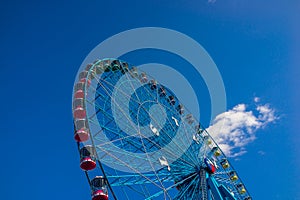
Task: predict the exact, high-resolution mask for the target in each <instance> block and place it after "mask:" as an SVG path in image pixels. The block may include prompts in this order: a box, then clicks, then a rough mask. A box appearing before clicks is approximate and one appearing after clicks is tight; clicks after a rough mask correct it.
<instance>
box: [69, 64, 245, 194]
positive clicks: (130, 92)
mask: <svg viewBox="0 0 300 200" xmlns="http://www.w3.org/2000/svg"><path fill="white" fill-rule="evenodd" d="M73 118H74V139H75V140H76V141H77V145H78V151H79V154H80V167H81V169H82V170H83V171H84V173H85V174H86V177H87V180H88V183H89V185H90V188H91V196H92V200H107V199H114V200H116V199H121V200H123V199H135V200H138V199H147V200H150V199H176V200H191V199H197V200H198V199H201V200H250V199H251V197H250V195H249V193H248V191H247V190H246V187H245V185H244V184H243V182H242V181H241V178H240V177H239V176H238V174H237V172H236V171H235V170H234V168H233V166H232V165H231V164H230V162H229V161H228V159H227V158H226V156H225V155H224V153H223V152H222V150H221V149H220V148H219V146H218V145H217V144H216V142H215V141H214V140H213V138H212V137H211V136H210V135H209V133H208V132H207V131H206V130H205V128H204V127H202V125H201V124H200V123H199V122H198V121H197V120H196V119H195V118H194V116H193V115H192V114H191V113H190V112H189V111H188V110H187V109H185V107H184V105H183V104H182V103H181V102H180V100H179V99H178V98H177V97H176V95H175V94H174V93H173V92H172V91H171V90H170V89H169V88H167V87H166V86H164V85H162V84H160V83H158V82H157V81H156V80H155V79H154V78H151V77H150V76H148V75H147V74H146V73H145V72H142V71H140V70H138V69H137V68H136V67H134V66H133V65H131V64H129V63H127V62H124V61H121V60H118V59H103V60H96V61H94V62H93V63H92V64H88V65H86V66H85V68H84V69H83V70H82V71H81V72H80V73H79V74H78V77H77V78H76V83H75V85H74V91H73Z"/></svg>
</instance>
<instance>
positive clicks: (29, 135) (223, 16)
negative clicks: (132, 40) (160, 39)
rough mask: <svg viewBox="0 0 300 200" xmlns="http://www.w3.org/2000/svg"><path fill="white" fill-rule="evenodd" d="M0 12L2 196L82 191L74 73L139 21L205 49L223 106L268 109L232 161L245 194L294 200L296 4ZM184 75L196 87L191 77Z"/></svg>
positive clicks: (29, 5) (83, 5)
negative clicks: (270, 113) (267, 119)
mask: <svg viewBox="0 0 300 200" xmlns="http://www.w3.org/2000/svg"><path fill="white" fill-rule="evenodd" d="M0 9H1V12H0V23H1V32H0V36H1V37H0V44H1V46H0V53H1V54H0V55H1V59H0V74H1V75H2V76H1V82H2V87H1V88H2V95H1V97H2V98H1V105H2V112H1V113H3V115H2V116H1V125H2V134H1V136H2V140H1V141H2V143H1V144H2V152H3V157H2V159H1V168H0V177H1V182H0V184H1V189H0V191H1V196H2V199H7V200H14V199H20V198H23V199H31V200H35V199H41V198H42V199H45V200H47V199H89V198H90V195H89V187H88V184H87V181H86V179H85V177H84V174H83V173H82V172H81V170H80V168H79V163H78V160H79V156H78V154H77V151H76V145H75V142H74V141H73V125H72V113H71V101H72V87H73V83H74V79H75V75H76V73H77V70H78V68H79V66H80V65H81V63H82V61H83V60H84V58H85V56H86V55H87V54H88V53H89V52H90V51H91V50H92V49H93V48H94V47H95V46H96V45H98V44H99V43H100V42H101V41H103V40H105V39H106V38H108V37H110V36H112V35H114V34H116V33H119V32H121V31H125V30H127V29H132V28H138V27H145V26H156V27H165V28H170V29H174V30H177V31H180V32H182V33H184V34H186V35H188V36H190V37H192V38H193V39H195V40H196V41H197V42H199V43H200V44H201V45H202V46H203V47H204V48H205V49H206V50H207V52H208V53H209V54H210V56H211V57H212V58H213V60H214V61H215V63H216V64H217V66H218V68H219V71H220V73H221V75H222V77H223V81H224V84H225V87H226V93H227V106H228V110H230V109H232V108H233V107H234V106H236V105H238V104H245V105H248V109H249V110H251V109H253V108H251V106H252V107H253V106H254V104H255V103H254V101H253V99H254V97H259V98H260V102H261V103H262V104H269V105H270V106H271V107H272V108H273V109H274V110H275V111H276V115H277V116H279V119H278V120H276V121H275V122H274V123H270V124H268V125H267V126H265V127H264V128H260V129H259V130H257V131H256V137H257V138H256V139H255V140H254V141H253V142H251V143H249V144H248V145H247V146H246V149H247V153H246V154H244V155H242V156H240V157H238V159H232V162H233V164H234V166H235V169H237V170H238V172H239V174H240V176H241V177H242V179H243V181H244V182H245V184H246V186H247V188H248V189H249V191H250V193H251V195H252V196H253V198H254V199H287V200H289V199H291V200H292V199H300V193H299V190H298V189H299V188H300V184H299V180H300V176H299V172H298V171H299V170H297V166H299V164H300V160H299V152H300V148H299V142H300V137H299V131H298V130H299V123H298V121H299V120H298V119H299V112H297V111H298V105H297V103H298V102H299V97H300V96H299V92H298V85H299V78H298V77H299V64H300V60H299V56H298V54H299V52H300V40H299V35H300V29H299V25H298V23H297V20H298V19H299V17H300V16H299V14H298V13H299V9H300V4H299V2H297V1H292V0H291V1H283V0H281V1H279V0H275V1H274V0H273V1H270V0H266V1H264V2H261V1H257V0H255V1H253V0H252V1H250V0H244V1H239V0H229V1H226V2H225V1H220V0H216V1H210V2H209V1H206V0H200V1H189V2H188V3H186V2H185V1H183V0H180V1H176V2H173V1H164V2H160V1H126V2H125V1H124V2H121V1H120V2H116V1H111V2H108V1H88V2H84V1H63V2H62V1H55V0H54V1H48V2H41V1H27V2H26V3H24V2H22V1H17V0H15V1H9V2H1V6H0ZM151 55H152V57H153V59H154V60H155V55H156V54H155V52H154V53H153V52H152V53H151ZM150 57H151V56H150ZM141 61H142V59H141V60H138V61H137V62H141ZM130 62H133V63H134V61H131V60H130ZM138 64H140V63H138ZM185 75H186V76H190V82H191V84H192V85H193V87H195V88H197V87H198V86H197V84H198V83H199V79H201V77H197V76H194V75H193V71H191V72H189V71H188V72H186V74H185ZM200 82H201V81H200ZM204 94H205V92H204ZM205 110H206V109H205V108H204V109H203V112H205ZM201 118H202V116H201ZM203 121H204V124H206V125H207V126H208V125H209V116H206V115H205V114H204V116H203ZM259 152H260V153H259ZM261 152H263V153H261Z"/></svg>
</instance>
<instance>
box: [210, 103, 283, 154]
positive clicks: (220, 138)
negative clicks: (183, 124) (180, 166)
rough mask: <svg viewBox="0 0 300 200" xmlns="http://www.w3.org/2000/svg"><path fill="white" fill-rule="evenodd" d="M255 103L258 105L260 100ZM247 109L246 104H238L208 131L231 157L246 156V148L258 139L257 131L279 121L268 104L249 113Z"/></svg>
mask: <svg viewBox="0 0 300 200" xmlns="http://www.w3.org/2000/svg"><path fill="white" fill-rule="evenodd" d="M257 98H258V97H257ZM254 101H255V102H256V103H257V102H258V101H259V98H258V99H254ZM246 107H247V106H246V105H245V104H238V105H236V106H235V107H233V108H232V109H231V110H229V111H227V112H224V113H221V114H219V115H218V116H217V117H216V118H215V119H214V121H213V123H212V125H211V126H210V127H208V129H207V131H208V132H209V133H210V134H211V136H212V137H213V138H214V139H215V141H216V142H217V143H218V145H219V146H220V148H221V149H222V151H223V152H224V153H225V154H226V155H227V156H229V157H238V156H241V155H243V154H245V153H246V152H247V151H246V149H245V146H246V145H247V144H249V143H251V142H253V141H254V140H255V139H256V135H255V133H256V131H257V130H258V129H260V128H263V127H265V126H266V125H267V124H269V123H271V122H274V121H275V120H277V119H278V117H276V115H275V110H274V109H272V108H270V106H269V105H268V104H266V105H257V106H256V109H255V110H254V111H251V110H250V111H247V108H246Z"/></svg>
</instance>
